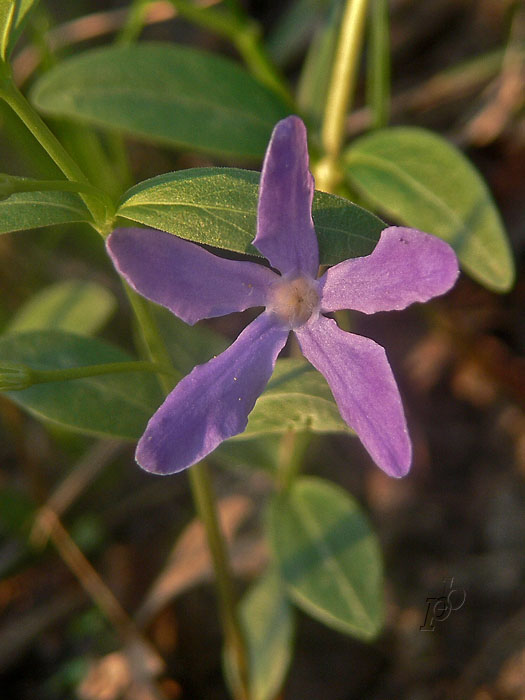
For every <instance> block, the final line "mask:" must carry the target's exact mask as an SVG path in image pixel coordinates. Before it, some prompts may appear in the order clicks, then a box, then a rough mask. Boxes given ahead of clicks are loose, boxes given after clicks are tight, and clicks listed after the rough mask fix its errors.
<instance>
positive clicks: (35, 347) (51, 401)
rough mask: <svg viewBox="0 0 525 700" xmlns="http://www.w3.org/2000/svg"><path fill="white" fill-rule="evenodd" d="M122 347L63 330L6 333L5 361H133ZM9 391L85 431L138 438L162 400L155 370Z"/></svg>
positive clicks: (53, 365)
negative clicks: (153, 371)
mask: <svg viewBox="0 0 525 700" xmlns="http://www.w3.org/2000/svg"><path fill="white" fill-rule="evenodd" d="M132 359H133V358H132V357H130V356H129V355H128V354H127V353H125V352H123V351H122V350H120V349H119V348H116V347H114V346H112V345H109V344H108V343H106V342H103V341H101V340H98V339H94V338H87V337H82V336H80V335H73V334H70V333H64V332H62V331H56V330H55V331H52V330H47V331H27V332H25V333H13V334H12V335H11V334H6V335H3V336H0V361H8V362H17V363H21V364H25V365H27V366H29V367H31V368H33V369H38V370H52V369H65V368H69V367H82V366H88V365H96V364H105V363H110V362H129V361H130V360H132ZM7 395H8V396H9V397H10V398H11V399H12V400H13V401H14V402H15V403H17V404H19V405H20V406H22V407H23V408H25V409H27V410H28V411H30V412H31V413H33V414H35V415H36V416H38V417H39V418H43V419H44V420H49V421H52V422H53V423H58V424H59V425H62V426H64V427H66V428H71V429H72V430H77V431H80V432H85V433H94V434H98V435H104V436H110V437H120V438H127V439H130V440H134V439H137V438H138V437H140V435H141V434H142V433H143V432H144V428H145V427H146V423H147V422H148V419H149V417H150V416H151V414H152V413H153V411H154V410H155V409H156V408H157V407H158V405H159V404H160V402H161V401H162V394H161V392H160V388H159V385H158V382H157V380H156V378H155V376H154V375H152V374H149V373H148V374H146V373H139V372H129V373H128V372H126V373H122V374H107V375H103V376H95V377H86V378H82V379H74V380H69V381H64V382H51V383H46V384H36V385H34V386H32V387H30V388H29V389H24V390H23V391H13V392H9V393H7Z"/></svg>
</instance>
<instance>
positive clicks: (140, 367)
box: [30, 360, 174, 384]
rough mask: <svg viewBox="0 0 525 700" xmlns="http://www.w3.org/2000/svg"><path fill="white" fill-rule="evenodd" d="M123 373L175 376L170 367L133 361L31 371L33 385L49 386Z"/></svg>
mask: <svg viewBox="0 0 525 700" xmlns="http://www.w3.org/2000/svg"><path fill="white" fill-rule="evenodd" d="M122 372H156V373H159V374H166V375H171V376H173V374H174V372H173V370H172V369H171V368H169V367H164V366H162V365H160V364H155V363H153V362H147V361H141V360H133V361H130V362H108V363H105V364H101V365H86V366H84V367H68V368H66V369H46V370H40V369H30V376H31V384H47V383H48V382H64V381H67V380H70V379H83V378H85V377H97V376H100V375H102V374H121V373H122Z"/></svg>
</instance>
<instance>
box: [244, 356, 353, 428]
mask: <svg viewBox="0 0 525 700" xmlns="http://www.w3.org/2000/svg"><path fill="white" fill-rule="evenodd" d="M289 430H295V431H296V432H304V431H305V430H310V431H312V432H314V433H351V432H352V431H351V429H350V428H349V427H348V425H347V424H346V423H345V422H344V420H343V419H342V418H341V416H340V414H339V410H338V408H337V405H336V403H335V401H334V398H333V396H332V392H331V391H330V388H329V386H328V384H327V383H326V381H325V379H324V377H322V376H321V375H320V374H319V372H317V370H315V369H314V368H313V367H312V365H311V364H309V363H308V362H306V360H296V359H292V358H284V359H282V360H277V363H276V365H275V370H274V373H273V375H272V378H271V379H270V381H269V383H268V386H267V387H266V390H265V391H264V393H263V394H262V395H261V396H260V397H259V398H258V399H257V403H256V404H255V406H254V409H253V411H252V412H251V413H250V415H249V417H248V425H247V427H246V430H245V431H244V433H242V434H241V435H240V436H239V437H238V438H234V439H243V438H244V439H245V438H247V437H249V436H252V435H258V434H262V433H285V432H288V431H289Z"/></svg>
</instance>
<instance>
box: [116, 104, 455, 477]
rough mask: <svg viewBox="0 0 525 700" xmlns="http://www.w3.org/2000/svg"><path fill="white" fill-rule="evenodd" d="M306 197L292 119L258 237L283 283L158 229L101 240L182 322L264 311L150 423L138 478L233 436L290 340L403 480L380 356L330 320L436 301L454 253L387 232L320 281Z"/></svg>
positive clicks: (269, 156) (383, 463) (271, 152)
mask: <svg viewBox="0 0 525 700" xmlns="http://www.w3.org/2000/svg"><path fill="white" fill-rule="evenodd" d="M313 193H314V180H313V177H312V175H311V173H310V171H309V169H308V150H307V142H306V129H305V127H304V124H303V123H302V121H301V120H300V119H299V118H298V117H295V116H291V117H288V118H286V119H284V120H283V121H281V122H279V123H278V124H277V125H276V127H275V129H274V131H273V134H272V138H271V140H270V144H269V146H268V149H267V152H266V156H265V159H264V164H263V169H262V173H261V181H260V187H259V204H258V214H257V235H256V237H255V240H254V245H255V246H256V247H257V249H258V250H259V251H260V252H261V253H262V254H263V255H264V256H265V257H266V258H267V260H268V261H269V263H270V265H271V266H272V268H275V269H276V270H278V271H279V273H280V274H279V273H278V272H274V270H273V269H270V267H267V266H265V265H260V264H257V263H253V262H242V261H235V260H227V259H225V258H221V257H218V256H216V255H213V254H212V253H209V252H208V251H206V250H204V249H203V248H201V247H199V246H198V245H195V244H194V243H189V242H188V241H184V240H181V239H179V238H177V237H175V236H173V235H171V234H168V233H164V232H162V231H156V230H152V229H135V228H131V229H125V228H123V229H117V230H116V231H114V232H113V233H112V234H111V236H110V237H109V239H108V243H107V247H108V251H109V254H110V256H111V258H112V259H113V262H114V264H115V266H116V268H117V270H118V271H119V272H120V274H121V275H122V276H123V277H124V278H125V279H126V280H127V282H128V283H129V284H130V285H131V286H132V287H133V288H134V289H135V290H136V291H138V292H139V293H140V294H142V295H144V296H145V297H147V298H148V299H151V300H152V301H155V302H157V303H158V304H162V305H163V306H166V307H167V308H168V309H170V310H171V311H172V312H173V313H174V314H176V315H177V316H179V318H181V319H182V320H183V321H186V322H187V323H190V324H193V323H195V322H196V321H199V320H200V319H204V318H210V317H213V316H222V315H224V314H229V313H231V312H234V311H243V310H244V309H247V308H250V307H256V306H261V307H265V310H264V311H263V313H261V314H260V315H259V316H258V317H257V318H256V319H255V320H254V321H252V323H250V324H249V325H248V326H247V327H246V328H245V330H244V331H243V332H242V333H241V334H240V335H239V337H238V338H237V340H236V341H235V342H234V343H233V344H232V345H231V346H230V347H229V348H228V349H227V350H226V351H225V352H223V353H222V354H221V355H219V356H217V357H214V358H213V359H212V360H210V361H209V362H207V363H206V364H204V365H199V366H197V367H195V368H194V369H193V371H192V372H191V373H190V374H189V375H188V376H186V377H185V378H184V379H182V381H180V382H179V383H178V384H177V386H176V387H175V389H174V390H173V391H172V392H171V393H170V394H169V396H168V397H167V399H166V400H165V402H164V403H163V404H162V406H161V407H160V408H159V409H158V411H157V412H156V413H155V415H154V416H153V417H152V418H151V420H150V421H149V423H148V426H147V428H146V431H145V433H144V435H143V436H142V438H141V440H140V442H139V444H138V446H137V453H136V458H137V461H138V463H139V464H140V465H141V466H142V467H143V468H144V469H146V470H148V471H151V472H156V473H158V474H171V473H173V472H177V471H180V470H181V469H184V468H186V467H189V466H190V465H192V464H194V463H195V462H197V461H198V460H200V459H202V458H203V457H204V456H205V455H207V454H208V453H210V452H211V451H212V450H213V449H215V447H217V445H219V443H221V442H222V441H223V440H226V439H227V438H229V437H231V436H233V435H237V434H238V433H241V432H242V431H243V430H244V429H245V427H246V424H247V421H248V414H249V413H250V411H251V410H252V408H253V406H254V404H255V401H256V400H257V397H258V396H259V395H260V394H261V393H262V391H263V390H264V387H265V386H266V384H267V382H268V380H269V378H270V375H271V374H272V371H273V368H274V366H275V361H276V359H277V355H278V354H279V352H280V351H281V349H282V348H283V346H284V345H285V343H286V340H287V338H288V335H289V333H290V331H293V332H294V333H295V335H296V338H297V341H298V343H299V346H300V348H301V350H302V352H303V354H304V356H305V357H306V358H307V359H308V360H309V361H310V362H311V363H312V365H314V367H316V368H317V369H318V370H319V371H320V372H321V373H322V374H323V375H324V377H325V378H326V380H327V382H328V384H329V386H330V388H331V390H332V393H333V395H334V398H335V401H336V402H337V405H338V407H339V411H340V413H341V416H342V417H343V419H344V420H345V421H346V422H347V423H348V425H349V426H350V427H351V428H353V429H354V430H355V432H356V433H357V434H358V436H359V438H360V439H361V441H362V443H363V444H364V446H365V447H366V449H367V450H368V452H369V453H370V455H371V456H372V458H373V460H374V461H375V462H376V463H377V464H378V465H379V466H380V467H381V468H382V469H383V470H384V471H385V472H387V474H390V475H392V476H397V477H399V476H403V475H404V474H406V473H407V471H408V470H409V468H410V463H411V455H412V448H411V442H410V438H409V435H408V431H407V427H406V421H405V416H404V412H403V406H402V404H401V399H400V396H399V392H398V389H397V386H396V383H395V380H394V377H393V375H392V371H391V369H390V365H389V364H388V360H387V358H386V355H385V351H384V350H383V348H382V347H381V346H380V345H378V344H377V343H375V342H374V341H372V340H370V339H369V338H365V337H362V336H358V335H354V334H352V333H346V332H344V331H342V330H340V329H339V327H338V326H337V324H336V322H335V321H334V320H333V319H332V318H329V317H327V316H326V315H325V314H327V313H331V312H333V311H337V310H338V309H354V310H357V311H361V312H364V313H366V314H372V313H375V312H376V311H388V310H392V309H404V308H405V307H407V306H409V305H410V304H412V303H413V302H423V301H427V300H428V299H430V298H431V297H434V296H437V295H440V294H443V293H444V292H446V291H447V290H448V289H450V287H451V286H452V285H453V284H454V282H455V280H456V278H457V275H458V265H457V259H456V256H455V254H454V252H453V251H452V249H451V248H450V246H449V245H448V244H447V243H445V242H443V241H441V240H439V239H438V238H435V237H434V236H430V235H428V234H426V233H422V232H421V231H417V230H414V229H409V228H402V227H397V226H391V227H389V228H386V229H385V230H384V231H383V232H382V233H381V237H380V240H379V242H378V243H377V245H376V247H375V249H374V251H373V252H372V253H371V254H370V255H368V256H366V257H361V258H353V259H350V260H346V261H344V262H342V263H339V264H338V265H335V266H334V267H332V268H330V269H329V270H328V271H327V272H325V274H323V275H322V276H321V277H320V278H319V279H317V272H318V268H319V253H318V246H317V237H316V233H315V229H314V225H313V221H312V214H311V207H312V198H313Z"/></svg>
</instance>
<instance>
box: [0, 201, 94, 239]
mask: <svg viewBox="0 0 525 700" xmlns="http://www.w3.org/2000/svg"><path fill="white" fill-rule="evenodd" d="M79 221H91V216H90V214H89V212H88V210H87V209H86V207H85V205H84V203H83V202H82V200H81V199H80V197H79V196H78V195H76V194H74V193H72V192H18V193H16V194H12V195H11V196H10V197H8V198H7V199H2V200H0V233H10V232H11V231H24V230H28V229H33V228H40V227H41V226H53V225H55V224H71V223H77V222H79Z"/></svg>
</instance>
